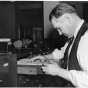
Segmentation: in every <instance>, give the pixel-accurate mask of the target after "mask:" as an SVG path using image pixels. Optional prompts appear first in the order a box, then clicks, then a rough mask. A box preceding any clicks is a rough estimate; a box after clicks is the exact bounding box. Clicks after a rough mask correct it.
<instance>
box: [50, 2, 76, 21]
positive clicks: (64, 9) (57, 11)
mask: <svg viewBox="0 0 88 88" xmlns="http://www.w3.org/2000/svg"><path fill="white" fill-rule="evenodd" d="M65 13H76V14H77V12H76V9H75V8H74V7H73V6H71V5H70V4H67V3H63V2H60V3H59V4H58V5H56V7H55V8H54V9H53V10H52V11H51V13H50V15H49V20H50V21H51V19H52V17H56V18H58V17H60V16H62V15H63V14H65Z"/></svg>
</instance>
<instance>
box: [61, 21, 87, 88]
mask: <svg viewBox="0 0 88 88" xmlns="http://www.w3.org/2000/svg"><path fill="white" fill-rule="evenodd" d="M87 29H88V25H87V24H86V23H85V22H84V23H83V25H82V26H81V28H80V30H79V32H78V34H77V36H76V38H75V40H74V43H73V46H72V48H71V52H70V55H69V57H68V50H69V46H70V43H69V44H68V46H67V49H66V51H65V54H64V58H63V59H62V60H61V62H60V64H61V67H62V68H64V69H66V68H67V65H68V70H82V68H81V67H80V65H79V63H78V59H77V49H78V45H79V42H80V39H81V37H82V36H83V35H84V34H85V32H86V31H87ZM67 60H68V64H67ZM65 86H66V87H67V86H68V87H73V86H74V85H73V84H72V83H71V82H69V81H66V85H65Z"/></svg>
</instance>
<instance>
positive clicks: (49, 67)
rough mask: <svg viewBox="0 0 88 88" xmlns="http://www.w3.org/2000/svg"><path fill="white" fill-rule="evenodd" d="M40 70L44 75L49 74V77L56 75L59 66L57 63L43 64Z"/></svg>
mask: <svg viewBox="0 0 88 88" xmlns="http://www.w3.org/2000/svg"><path fill="white" fill-rule="evenodd" d="M42 70H43V71H44V72H45V73H46V74H50V75H53V76H55V75H58V71H59V66H58V64H57V63H55V62H54V63H52V64H45V65H44V66H43V67H42Z"/></svg>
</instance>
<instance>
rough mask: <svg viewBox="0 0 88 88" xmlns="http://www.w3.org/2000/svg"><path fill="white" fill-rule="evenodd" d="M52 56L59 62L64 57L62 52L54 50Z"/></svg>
mask: <svg viewBox="0 0 88 88" xmlns="http://www.w3.org/2000/svg"><path fill="white" fill-rule="evenodd" d="M52 55H53V59H54V60H56V61H59V60H60V59H62V58H63V57H64V52H63V50H58V49H55V50H54V51H53V52H52Z"/></svg>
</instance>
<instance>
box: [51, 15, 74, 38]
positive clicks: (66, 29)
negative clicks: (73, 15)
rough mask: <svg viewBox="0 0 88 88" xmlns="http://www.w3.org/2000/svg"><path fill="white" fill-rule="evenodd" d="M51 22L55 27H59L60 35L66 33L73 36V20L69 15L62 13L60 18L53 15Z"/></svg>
mask: <svg viewBox="0 0 88 88" xmlns="http://www.w3.org/2000/svg"><path fill="white" fill-rule="evenodd" d="M51 23H52V25H53V27H54V28H56V29H57V31H58V32H59V34H60V35H62V34H64V35H65V36H67V37H71V36H72V33H71V30H72V22H71V20H69V17H68V16H67V15H62V16H61V17H59V18H56V17H53V18H52V20H51Z"/></svg>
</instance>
